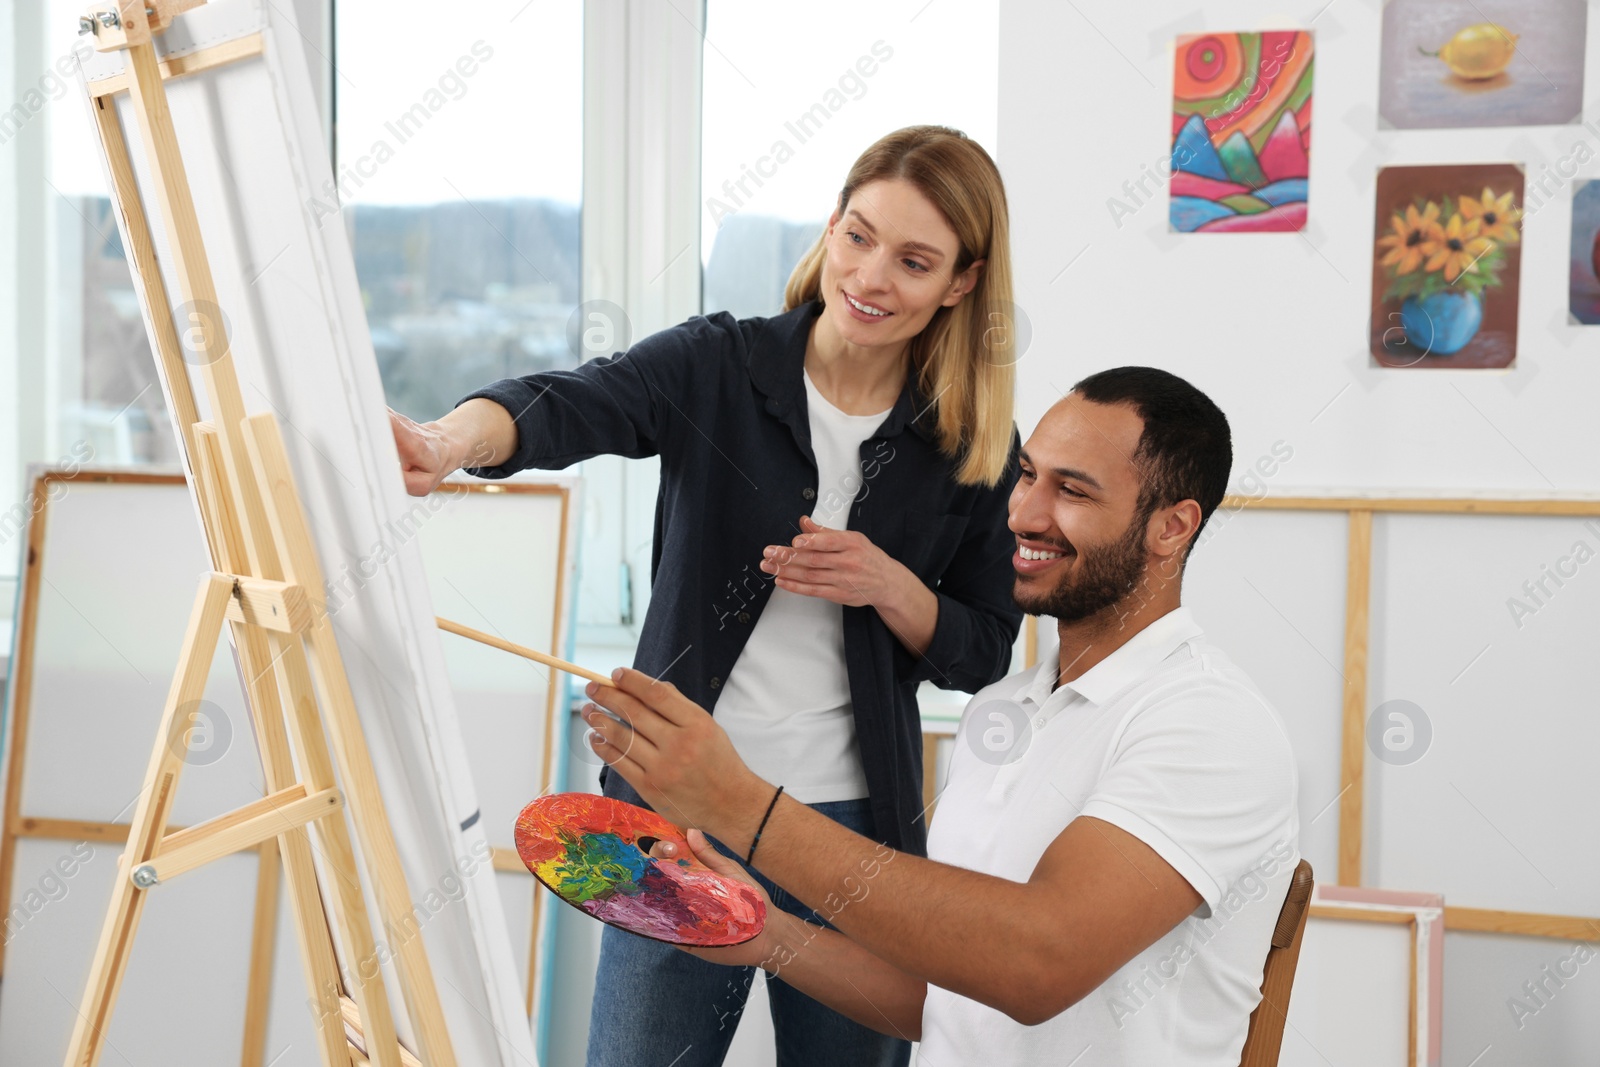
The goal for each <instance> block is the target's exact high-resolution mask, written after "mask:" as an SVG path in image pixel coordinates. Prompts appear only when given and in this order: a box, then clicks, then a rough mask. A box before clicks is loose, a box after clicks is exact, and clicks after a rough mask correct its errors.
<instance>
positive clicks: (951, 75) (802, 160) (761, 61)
mask: <svg viewBox="0 0 1600 1067" xmlns="http://www.w3.org/2000/svg"><path fill="white" fill-rule="evenodd" d="M999 17H1000V14H999V2H998V0H961V2H960V3H951V2H949V0H931V2H930V0H888V2H876V3H871V4H863V3H859V2H845V0H814V2H812V3H809V4H806V5H804V6H803V7H800V8H796V7H792V6H787V5H773V4H752V3H748V2H742V0H708V2H707V4H706V39H705V40H706V43H705V57H704V71H705V73H704V85H705V97H704V100H705V102H704V105H703V108H704V119H703V126H702V133H701V144H702V160H701V162H702V166H701V184H702V201H703V203H702V209H703V210H702V219H701V227H702V239H701V255H702V256H703V257H704V264H705V288H704V292H705V298H704V307H705V310H706V311H708V312H709V311H731V312H733V313H734V314H735V315H738V316H747V315H771V314H774V313H776V312H777V311H779V310H780V309H781V307H782V304H783V288H784V284H785V283H786V282H787V281H788V279H789V272H790V271H791V270H792V269H793V267H794V264H795V261H796V260H798V259H799V258H800V256H801V254H802V253H803V252H805V250H806V249H808V248H809V247H810V246H811V244H812V242H814V241H815V240H816V238H817V235H818V234H819V233H821V232H822V227H823V225H824V224H825V223H826V221H827V218H828V214H829V213H830V212H831V211H832V210H833V207H834V203H835V201H836V200H837V197H838V194H839V187H840V186H841V185H843V184H844V177H845V174H846V172H847V171H848V170H849V169H850V164H851V163H853V162H855V159H856V157H857V156H859V155H860V154H861V153H862V151H864V150H865V149H866V148H867V146H869V145H870V144H872V142H874V141H876V140H877V139H878V138H879V137H882V136H883V135H884V134H886V133H889V132H891V131H893V130H897V129H899V128H900V127H902V126H911V125H916V124H921V123H933V124H938V125H943V126H953V127H955V128H956V129H959V130H962V131H963V132H965V133H966V134H967V135H968V136H970V137H972V138H974V139H975V140H977V141H978V143H980V144H982V145H983V146H984V148H986V149H988V151H989V153H990V154H991V155H993V154H994V152H995V127H996V124H997V109H998V88H999Z"/></svg>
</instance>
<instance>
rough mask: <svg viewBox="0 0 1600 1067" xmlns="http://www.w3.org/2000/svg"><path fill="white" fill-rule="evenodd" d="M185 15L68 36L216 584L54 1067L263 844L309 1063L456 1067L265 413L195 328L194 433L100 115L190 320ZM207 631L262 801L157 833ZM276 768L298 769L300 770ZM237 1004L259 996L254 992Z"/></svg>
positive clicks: (129, 16) (168, 712)
mask: <svg viewBox="0 0 1600 1067" xmlns="http://www.w3.org/2000/svg"><path fill="white" fill-rule="evenodd" d="M203 2H204V0H117V2H116V3H111V4H103V5H101V6H100V7H99V8H97V9H95V10H93V11H91V12H90V13H89V15H88V16H87V18H86V20H85V22H84V26H85V28H86V31H88V32H92V33H93V34H94V37H95V46H96V48H97V49H98V50H99V51H102V52H107V51H121V52H123V53H124V54H125V57H126V66H127V70H126V74H125V76H124V77H123V78H120V79H116V80H115V81H116V83H117V84H115V85H109V86H105V87H104V91H103V92H100V91H99V90H98V89H94V90H92V91H94V92H95V104H96V108H95V118H96V123H97V126H98V129H99V133H100V136H101V138H102V141H103V144H104V147H105V149H106V157H107V158H108V159H109V160H110V162H111V172H112V181H113V185H114V186H115V189H114V192H115V199H116V202H117V204H118V207H119V210H120V211H121V212H122V213H123V219H124V224H125V227H126V231H127V233H128V234H129V236H130V238H131V240H130V242H129V245H130V247H129V250H128V251H129V256H130V258H131V259H132V260H133V264H134V267H135V268H136V269H137V271H138V272H139V276H140V278H141V280H142V283H143V292H144V297H145V299H146V300H147V301H148V303H149V307H148V311H149V315H148V319H149V321H150V323H151V324H152V333H153V335H154V336H153V337H152V341H153V342H154V345H153V347H154V348H155V350H156V354H157V362H158V364H159V370H160V373H161V376H162V378H163V380H164V381H165V384H166V386H167V390H168V394H169V396H170V397H171V399H172V408H173V411H172V414H173V419H174V421H175V422H176V423H177V426H178V428H179V434H180V437H181V438H182V443H183V446H184V449H183V450H184V453H185V459H186V462H187V471H188V478H189V484H190V486H191V488H192V490H193V491H194V494H195V496H196V498H197V500H198V501H199V505H200V513H201V519H202V522H203V525H204V528H205V537H206V543H207V545H208V547H209V550H210V553H211V559H212V566H213V568H214V569H213V571H212V573H210V574H208V575H207V576H206V577H205V578H203V579H202V580H201V582H200V588H199V590H198V592H197V593H196V595H195V602H194V610H193V614H192V616H191V617H190V621H189V626H188V630H187V633H186V634H185V636H184V640H183V647H182V650H181V652H180V654H179V659H178V666H177V670H176V671H175V673H174V675H173V679H172V686H171V689H170V691H169V693H168V695H167V701H166V705H165V707H164V710H163V712H162V720H161V726H160V728H159V729H158V731H157V737H156V741H155V749H154V752H153V753H152V754H151V758H150V766H149V770H148V771H147V772H146V775H145V780H144V787H143V791H142V792H141V794H140V798H139V802H138V805H137V807H136V808H135V811H134V815H133V820H132V824H131V828H130V830H129V833H128V845H127V850H126V851H125V852H124V853H123V855H122V858H121V860H120V861H119V865H118V876H117V878H116V881H115V882H114V885H113V890H112V899H111V904H110V908H109V910H108V911H107V914H106V921H105V925H104V927H103V929H102V932H101V935H100V940H99V945H98V947H97V949H96V951H95V956H94V962H93V964H92V966H91V968H90V972H89V980H88V988H87V992H86V993H85V995H84V999H83V1002H82V1004H81V1005H80V1006H79V1009H78V1016H79V1017H78V1022H77V1025H76V1027H75V1029H74V1031H73V1035H72V1041H71V1044H70V1045H69V1046H68V1052H67V1058H66V1063H67V1065H68V1067H91V1065H93V1064H95V1063H96V1062H98V1060H99V1056H100V1052H101V1049H102V1047H103V1045H104V1044H105V1038H106V1032H107V1030H108V1029H109V1027H110V1022H111V1012H112V1008H113V1006H114V1004H115V1001H116V996H117V992H118V988H119V986H120V984H121V981H122V977H123V975H124V973H125V970H126V968H127V964H128V958H129V955H130V954H131V952H132V948H133V939H134V935H135V933H136V931H137V928H138V923H139V917H140V914H141V912H142V910H143V906H144V901H145V899H146V897H147V896H148V895H149V894H150V893H152V892H160V886H161V884H162V883H163V882H165V881H166V880H168V879H171V878H174V877H176V876H177V875H179V874H182V873H184V872H185V871H190V870H193V869H195V868H196V867H199V866H202V865H204V864H206V863H209V862H211V861H213V860H216V859H219V858H221V857H223V856H225V855H229V854H231V853H233V852H237V851H240V850H242V849H247V848H254V847H258V846H260V845H262V844H263V843H265V842H267V841H269V840H271V839H274V838H276V840H277V843H278V848H279V851H280V852H281V854H282V859H283V865H284V870H285V873H286V875H287V883H288V886H289V897H290V902H291V905H292V910H293V914H294V921H295V925H296V928H297V933H298V937H299V943H300V950H301V959H302V962H303V964H304V967H305V974H306V981H307V985H308V987H309V989H310V990H311V999H312V1002H313V1003H314V1004H315V1005H316V1012H317V1042H318V1047H319V1048H320V1050H321V1054H322V1062H323V1063H324V1064H325V1065H326V1067H335V1065H338V1067H344V1065H349V1064H368V1063H371V1064H379V1065H381V1067H405V1065H408V1064H416V1063H418V1062H419V1061H420V1063H421V1064H423V1065H426V1067H454V1065H455V1063H456V1060H455V1054H454V1052H453V1050H452V1047H451V1044H450V1038H449V1034H448V1032H447V1030H446V1026H445V1019H444V1013H443V1010H442V1008H441V1006H440V1003H439V995H438V990H437V988H436V986H435V984H434V979H433V973H432V970H431V968H430V967H429V964H428V957H427V953H426V951H425V949H424V946H423V943H422V940H421V938H420V936H418V933H417V931H416V929H415V925H414V922H413V921H412V917H411V898H410V894H409V892H408V890H407V888H406V882H405V877H404V874H403V873H402V870H401V867H400V859H399V855H398V852H397V851H396V848H395V842H394V837H393V834H392V831H391V829H390V826H389V821H388V816H387V814H386V813H385V810H384V807H383V801H382V798H381V796H380V795H379V791H378V782H377V776H376V774H375V772H374V770H373V766H372V760H371V757H370V754H369V752H368V749H367V743H366V737H365V734H364V733H363V731H362V728H361V723H360V720H359V718H358V717H357V713H356V708H355V703H354V700H353V698H352V696H351V692H350V686H349V682H348V679H347V677H346V675H345V669H344V662H343V660H342V659H341V657H340V653H339V647H338V644H337V642H336V640H335V636H334V632H333V627H332V624H331V621H330V619H329V616H328V612H327V608H326V604H325V601H324V596H323V589H324V582H323V574H322V569H321V566H320V564H319V563H318V560H317V555H316V550H315V546H314V544H313V541H312V538H311V533H310V530H309V527H308V526H307V523H306V517H305V513H304V510H303V508H302V506H301V503H300V497H299V494H298V493H297V491H296V489H295V484H294V477H293V473H292V471H291V469H290V465H289V460H288V456H287V453H286V452H285V450H284V446H283V439H282V436H281V433H280V430H279V427H278V424H277V422H276V420H275V419H274V418H273V417H272V416H271V415H267V414H263V415H256V416H248V415H246V413H245V408H244V402H243V399H242V396H241V393H240V387H239V379H238V375H237V372H236V370H235V367H234V363H233V358H232V356H231V354H230V353H229V351H228V339H227V337H226V336H225V334H224V332H223V330H222V328H221V325H220V323H218V322H216V321H213V320H212V319H211V318H210V317H208V316H206V315H204V314H202V315H200V316H199V319H200V321H199V322H198V333H199V344H198V348H199V350H200V353H201V363H202V366H201V367H200V368H199V373H200V375H201V378H202V381H203V383H204V388H205V392H206V396H207V400H208V401H209V409H210V411H211V413H212V418H211V419H210V420H209V421H204V422H202V421H201V420H200V418H199V414H198V406H197V404H196V397H195V391H194V388H193V385H192V384H191V381H190V378H189V370H188V366H187V365H186V363H185V360H184V352H183V349H182V347H181V346H180V344H179V340H178V337H177V334H176V331H175V330H174V327H173V323H172V316H171V312H170V308H171V307H172V304H171V302H170V301H169V300H168V296H167V291H166V287H165V284H164V282H163V280H162V274H161V271H160V269H159V267H158V265H157V262H156V255H155V245H154V242H153V241H152V239H151V231H150V227H149V223H148V221H147V220H146V219H145V217H144V214H143V208H142V207H141V198H140V191H139V187H138V185H137V184H136V182H135V178H134V171H133V167H132V163H131V160H130V159H129V156H128V151H127V146H126V145H125V144H124V141H123V135H122V128H121V125H120V123H119V121H118V118H117V114H116V110H115V107H114V104H113V101H112V99H111V97H112V95H113V94H114V93H115V92H120V91H126V92H128V94H129V97H130V103H131V110H132V113H133V114H134V116H135V117H136V119H137V123H138V127H139V131H140V135H141V139H142V142H143V148H144V154H145V159H146V162H147V166H148V174H149V176H150V189H149V190H148V192H149V194H150V196H149V199H150V200H152V201H153V202H154V203H156V204H157V205H158V208H159V213H160V216H161V222H162V223H163V224H164V226H165V230H166V234H167V237H168V244H169V246H170V249H171V257H170V258H171V262H170V264H169V266H170V267H171V269H172V274H173V276H174V277H176V278H177V281H178V287H179V292H178V294H177V295H178V297H179V299H180V300H181V301H182V302H183V303H184V304H185V305H186V306H188V307H192V308H200V309H214V308H216V307H217V297H216V287H215V284H214V281H213V278H212V274H211V269H210V265H209V263H208V260H207V258H206V251H205V246H204V243H203V242H202V240H201V236H200V227H199V221H198V217H197V215H196V212H195V207H194V201H193V199H192V197H191V194H190V188H189V183H188V178H187V176H186V173H185V169H184V165H183V160H182V157H181V155H180V153H179V150H178V142H177V137H176V134H175V132H174V128H173V123H172V116H171V112H170V111H169V109H168V104H167V95H166V90H165V87H164V86H163V83H162V79H163V76H164V75H166V76H176V75H177V74H180V73H182V72H183V71H182V70H175V69H174V67H173V65H171V64H165V63H162V62H161V61H160V60H159V59H158V57H157V55H156V51H155V46H154V43H153V38H152V35H153V34H156V33H160V32H161V31H163V30H164V29H165V28H166V27H167V25H168V24H169V23H170V22H171V20H172V18H173V17H174V16H176V15H178V14H180V13H181V12H183V11H186V10H188V9H190V8H193V7H198V6H199V5H200V4H201V3H203ZM256 51H259V48H258V49H257V50H256ZM252 54H255V53H254V52H251V51H249V50H248V49H243V48H239V47H237V46H235V47H231V48H230V50H229V55H227V56H217V57H213V60H212V62H213V63H221V62H228V61H230V60H232V59H236V58H241V57H242V56H244V55H252ZM200 62H201V59H197V58H195V57H190V58H189V63H188V64H187V66H189V67H190V68H191V69H199V64H200ZM225 623H226V624H227V625H228V626H229V627H230V629H231V632H232V636H233V642H234V646H235V648H236V650H237V652H238V657H239V663H240V667H241V670H242V673H243V675H244V679H243V680H244V684H245V688H246V691H247V696H248V699H249V704H250V708H251V713H252V720H253V725H254V729H255V733H256V743H257V746H258V748H259V751H260V753H261V760H262V765H263V769H264V774H265V781H266V788H267V795H266V796H264V797H262V798H261V799H260V800H258V801H255V802H253V803H251V804H248V805H246V806H244V807H242V808H239V809H238V810H236V811H233V812H230V813H228V814H226V815H223V816H220V817H219V818H216V819H212V820H209V821H207V822H205V823H202V824H200V825H197V826H192V827H189V828H187V829H184V830H179V831H175V832H172V833H168V832H167V831H166V825H167V818H168V815H169V813H170V812H171V809H172V803H173V798H174V795H175V793H176V790H177V785H178V776H179V773H180V772H181V771H182V769H183V765H184V757H185V752H186V747H187V743H186V738H187V736H188V731H189V729H190V725H191V719H192V716H193V713H194V711H195V710H196V709H197V708H198V706H199V700H200V697H201V695H202V693H203V690H204V686H205V681H206V676H207V674H208V672H209V670H210V666H211V661H212V657H213V655H214V653H215V650H216V646H217V642H218V640H219V638H220V637H221V633H222V627H223V625H224V624H225ZM325 730H326V731H327V733H324V731H325ZM330 739H331V745H330ZM291 740H292V742H293V749H292V750H291V748H290V744H291ZM294 753H298V755H299V761H300V766H299V768H298V770H297V768H296V764H295V756H294ZM335 767H337V769H338V772H337V773H338V777H337V778H335ZM341 783H342V785H343V791H342V792H341V790H340V784H341ZM347 808H348V811H349V818H350V821H351V822H353V823H354V825H355V831H356V836H357V838H358V839H359V840H360V843H361V853H362V856H363V858H364V860H365V861H366V868H367V874H368V875H369V877H370V879H371V882H372V888H373V893H374V897H375V899H376V901H377V906H378V911H379V915H378V918H379V919H380V920H381V922H382V928H383V929H384V930H386V931H388V932H389V936H390V941H389V943H388V944H387V945H386V946H385V949H384V955H380V954H379V949H378V946H377V943H376V941H375V938H374V934H373V926H372V920H371V916H369V914H368V911H367V905H366V900H365V898H364V896H363V893H362V883H361V879H360V873H359V871H358V869H357V865H356V860H355V852H354V848H353V846H352V841H351V837H350V829H349V824H348V823H347V822H346V819H345V811H346V809H347ZM313 826H314V827H315V828H316V842H317V850H318V852H319V853H320V855H321V859H322V863H323V865H324V867H325V869H326V872H327V875H328V877H327V878H326V880H319V877H318V873H317V869H316V867H315V866H314V864H313V858H312V836H311V833H310V830H311V828H312V827H313ZM324 900H326V901H327V903H328V904H329V905H331V913H330V912H329V911H328V910H325V908H324ZM334 930H337V932H338V939H337V944H338V947H339V948H340V949H342V950H343V951H344V953H345V957H344V963H345V970H346V973H348V975H349V977H350V981H351V983H352V985H351V987H350V988H348V989H346V988H345V985H344V983H343V981H342V979H341V977H340V969H339V965H338V957H337V956H336V949H335V936H334ZM386 958H392V959H393V960H394V962H395V965H396V969H397V971H398V974H399V978H400V986H401V990H402V993H403V995H404V998H405V1007H406V1011H407V1015H408V1017H409V1019H410V1022H411V1028H412V1031H413V1033H414V1034H415V1042H416V1045H417V1048H416V1050H415V1052H416V1055H415V1056H412V1055H411V1054H410V1053H409V1052H408V1051H407V1050H405V1049H403V1048H402V1047H401V1045H400V1042H399V1040H398V1038H397V1037H396V1035H395V1027H394V1018H393V1015H392V1013H391V1011H390V1005H389V1001H388V997H387V995H386V993H385V989H384V985H383V977H382V971H381V969H380V967H379V964H380V963H381V962H383V960H384V959H386ZM252 992H253V993H254V994H257V995H265V990H253V991H252Z"/></svg>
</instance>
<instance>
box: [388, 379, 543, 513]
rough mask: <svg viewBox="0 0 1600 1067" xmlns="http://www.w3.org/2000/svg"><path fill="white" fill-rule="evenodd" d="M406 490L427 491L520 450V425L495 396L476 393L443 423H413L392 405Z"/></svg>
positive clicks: (413, 492)
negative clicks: (460, 472)
mask: <svg viewBox="0 0 1600 1067" xmlns="http://www.w3.org/2000/svg"><path fill="white" fill-rule="evenodd" d="M389 427H390V429H392V430H393V431H394V446H395V450H396V451H398V452H399V453H400V471H401V473H402V474H404V475H405V479H406V492H408V493H410V494H411V495H412V496H427V495H428V494H429V493H431V492H433V491H434V490H435V489H437V488H439V484H440V483H441V482H443V481H444V480H445V479H446V478H448V477H450V475H452V474H454V473H455V472H456V471H458V470H460V469H461V468H462V467H494V466H498V465H500V464H502V463H504V462H505V461H506V460H507V459H509V458H510V457H511V456H512V455H513V454H514V453H515V452H516V450H517V424H516V422H515V420H513V419H512V418H511V413H510V412H509V411H507V410H506V409H505V408H503V407H501V406H500V405H499V404H497V403H495V402H494V401H493V400H489V399H487V398H485V397H474V398H473V399H471V400H468V401H466V402H465V403H463V404H461V405H459V406H458V407H456V408H455V410H453V411H451V412H449V413H448V414H446V415H445V416H444V418H442V419H440V420H439V421H438V422H414V421H412V420H411V419H408V418H406V417H405V416H404V415H402V414H400V413H399V412H398V411H395V410H394V409H393V408H390V409H389Z"/></svg>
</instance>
